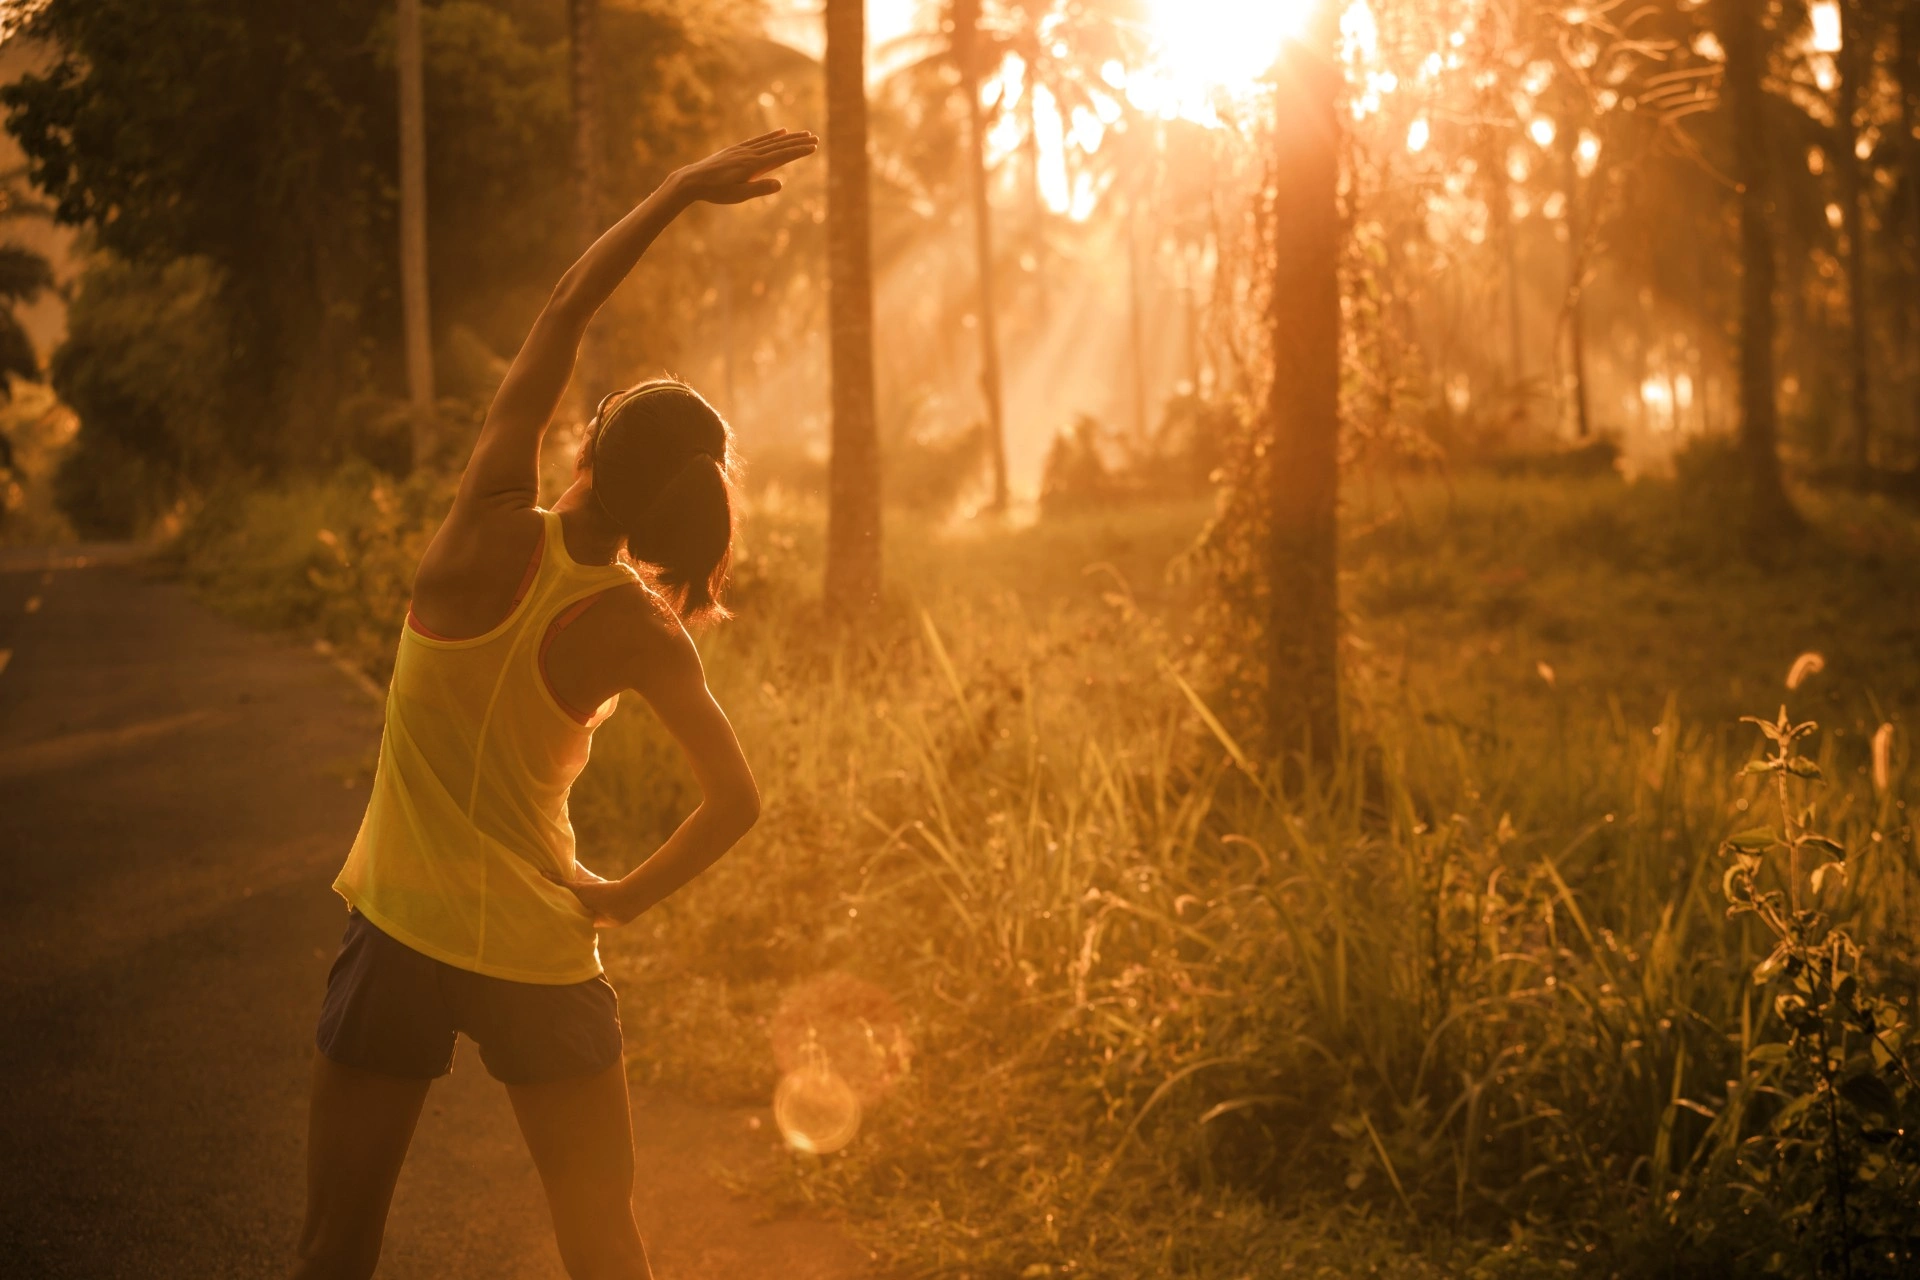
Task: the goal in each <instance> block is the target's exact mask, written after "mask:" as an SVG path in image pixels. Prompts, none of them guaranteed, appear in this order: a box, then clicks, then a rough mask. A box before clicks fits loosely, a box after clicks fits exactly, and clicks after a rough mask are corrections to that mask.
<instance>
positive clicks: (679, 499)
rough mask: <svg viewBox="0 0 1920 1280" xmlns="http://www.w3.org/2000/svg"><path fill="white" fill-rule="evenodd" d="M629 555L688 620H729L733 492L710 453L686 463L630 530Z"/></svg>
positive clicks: (628, 535)
mask: <svg viewBox="0 0 1920 1280" xmlns="http://www.w3.org/2000/svg"><path fill="white" fill-rule="evenodd" d="M627 553H628V554H629V555H631V556H632V557H633V558H634V559H635V560H638V561H640V562H642V563H643V564H647V565H651V566H653V567H654V569H655V570H656V573H655V575H654V582H655V585H656V586H657V587H658V588H659V589H660V591H661V593H662V594H663V595H665V596H666V597H667V600H668V602H669V603H671V604H672V605H673V611H674V612H675V613H677V614H679V615H680V616H681V617H682V618H686V619H688V620H689V621H692V620H696V619H706V618H711V619H715V620H719V619H724V618H726V617H727V616H728V614H727V610H726V607H725V606H724V605H722V604H721V603H720V591H721V589H722V588H723V587H725V586H726V582H727V569H728V566H729V565H730V564H731V562H732V560H733V493H732V486H731V485H730V484H729V483H728V481H727V474H726V472H725V471H724V470H723V469H722V468H721V466H720V463H719V462H718V461H717V460H716V459H715V458H714V457H713V455H712V454H708V453H696V454H693V455H692V456H690V457H689V458H687V460H686V461H685V462H684V463H682V464H681V466H680V469H679V470H678V471H676V472H674V474H673V475H672V476H670V477H669V478H668V479H667V482H666V484H664V485H662V486H661V487H660V491H659V492H658V493H657V494H655V495H654V498H653V501H652V502H651V503H649V504H648V505H647V509H646V511H645V512H644V513H642V515H641V516H640V518H639V519H638V520H637V521H636V522H635V523H634V525H633V526H632V527H631V528H629V529H628V530H627Z"/></svg>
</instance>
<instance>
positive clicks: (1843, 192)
mask: <svg viewBox="0 0 1920 1280" xmlns="http://www.w3.org/2000/svg"><path fill="white" fill-rule="evenodd" d="M1840 14H1841V17H1840V23H1841V31H1840V53H1839V62H1840V102H1839V104H1838V106H1837V107H1836V108H1835V110H1834V131H1833V132H1834V151H1835V152H1836V153H1837V154H1836V155H1835V156H1834V163H1835V165H1836V167H1837V168H1838V169H1839V175H1840V199H1841V202H1842V203H1841V207H1842V208H1843V209H1845V210H1846V227H1847V257H1846V263H1847V311H1848V326H1847V329H1848V331H1847V372H1848V376H1849V380H1850V382H1851V384H1852V386H1851V392H1852V396H1851V398H1852V402H1853V440H1852V445H1853V457H1852V459H1851V461H1852V463H1853V466H1854V468H1855V469H1856V470H1857V471H1859V472H1860V474H1861V475H1863V476H1864V475H1865V474H1866V472H1867V469H1868V468H1869V467H1870V466H1871V465H1872V456H1871V450H1872V447H1873V398H1872V384H1871V383H1870V381H1869V379H1868V374H1867V338H1868V334H1869V332H1870V330H1869V325H1870V324H1871V323H1872V321H1871V320H1870V318H1869V316H1868V311H1867V308H1868V297H1867V188H1866V183H1865V181H1864V180H1863V175H1862V173H1861V171H1860V157H1859V156H1858V155H1856V154H1855V148H1856V147H1857V146H1859V140H1860V131H1859V129H1858V127H1857V125H1856V123H1855V121H1856V119H1857V118H1858V115H1859V111H1860V99H1861V94H1862V90H1863V89H1864V88H1865V86H1866V83H1867V80H1868V78H1869V77H1870V76H1871V75H1872V74H1873V47H1872V44H1871V41H1872V36H1871V35H1870V34H1869V32H1868V30H1867V24H1866V22H1865V20H1864V16H1863V15H1862V13H1861V5H1860V3H1859V0H1843V3H1842V4H1841V5H1840Z"/></svg>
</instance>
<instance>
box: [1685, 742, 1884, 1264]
mask: <svg viewBox="0 0 1920 1280" xmlns="http://www.w3.org/2000/svg"><path fill="white" fill-rule="evenodd" d="M1743 720H1744V721H1745V722H1746V723H1750V724H1754V725H1756V726H1758V727H1759V730H1760V732H1761V734H1762V735H1764V737H1765V739H1766V741H1767V743H1768V752H1767V754H1765V755H1763V756H1762V757H1760V758H1759V759H1755V760H1752V761H1750V762H1749V763H1748V764H1747V766H1746V769H1745V772H1746V773H1747V774H1749V775H1755V776H1758V777H1761V778H1763V779H1765V785H1766V787H1767V789H1768V790H1769V791H1770V792H1771V796H1772V801H1773V808H1774V810H1775V813H1776V815H1777V825H1764V826H1757V827H1754V828H1751V829H1749V830H1746V831H1742V832H1739V833H1738V834H1736V835H1734V836H1733V837H1731V838H1730V839H1728V840H1727V841H1726V842H1725V843H1724V845H1723V846H1722V850H1721V851H1722V853H1723V854H1724V855H1725V856H1726V858H1727V859H1728V866H1727V870H1726V875H1725V878H1724V880H1723V888H1724V891H1725V894H1726V897H1727V901H1728V904H1729V905H1728V908H1727V914H1728V915H1729V917H1739V916H1752V917H1753V918H1754V919H1755V920H1756V921H1757V922H1758V923H1759V924H1760V926H1761V928H1762V929H1763V930H1764V932H1765V937H1766V938H1767V939H1768V940H1770V941H1771V943H1772V948H1771V950H1770V951H1769V952H1768V954H1767V956H1766V958H1765V959H1763V960H1761V961H1760V962H1759V963H1758V964H1757V965H1755V966H1754V969H1753V973H1752V980H1753V985H1754V987H1755V988H1757V989H1760V990H1762V991H1771V992H1772V994H1773V1000H1772V1010H1773V1015H1774V1017H1775V1018H1776V1019H1777V1021H1778V1026H1779V1033H1780V1034H1779V1036H1778V1037H1777V1038H1773V1039H1766V1040H1762V1041H1761V1042H1759V1043H1757V1044H1755V1045H1754V1046H1753V1047H1752V1048H1751V1049H1750V1050H1749V1052H1748V1053H1747V1055H1746V1072H1747V1080H1746V1081H1745V1086H1746V1087H1745V1090H1744V1092H1745V1093H1746V1095H1747V1097H1748V1098H1750V1099H1752V1100H1753V1101H1752V1102H1751V1103H1750V1104H1749V1105H1751V1106H1752V1107H1753V1114H1754V1117H1755V1118H1756V1119H1758V1120H1759V1121H1760V1123H1759V1124H1758V1127H1757V1131H1756V1132H1753V1133H1752V1134H1751V1135H1750V1136H1748V1137H1746V1138H1745V1139H1744V1140H1743V1141H1742V1142H1741V1144H1740V1148H1739V1151H1738V1155H1737V1164H1738V1167H1739V1168H1740V1170H1741V1174H1742V1178H1743V1181H1742V1183H1741V1184H1740V1188H1739V1189H1740V1190H1741V1191H1742V1192H1743V1193H1744V1194H1746V1195H1748V1196H1750V1197H1753V1198H1755V1199H1757V1200H1759V1201H1761V1202H1763V1203H1764V1204H1765V1205H1766V1206H1767V1207H1768V1208H1770V1209H1772V1210H1773V1211H1775V1212H1776V1213H1777V1214H1779V1215H1780V1217H1781V1218H1782V1219H1783V1220H1784V1221H1785V1223H1786V1224H1787V1225H1789V1226H1790V1227H1791V1228H1792V1229H1793V1232H1794V1234H1795V1235H1796V1236H1797V1237H1798V1239H1799V1240H1800V1241H1801V1243H1802V1245H1803V1246H1804V1247H1805V1248H1806V1249H1807V1250H1808V1251H1809V1253H1810V1254H1811V1257H1810V1258H1807V1259H1805V1260H1804V1261H1808V1262H1811V1263H1812V1264H1813V1267H1814V1269H1815V1270H1816V1271H1817V1272H1818V1273H1819V1274H1822V1275H1838V1276H1844V1277H1855V1276H1866V1275H1892V1274H1901V1275H1910V1274H1913V1272H1912V1271H1911V1270H1910V1268H1912V1267H1913V1266H1914V1265H1915V1264H1916V1262H1920V1194H1917V1193H1920V1134H1917V1133H1916V1131H1915V1129H1916V1124H1920V1084H1917V1083H1916V1081H1915V1078H1914V1074H1913V1071H1912V1069H1911V1068H1910V1067H1909V1065H1908V1063H1907V1057H1908V1050H1909V1044H1910V1038H1911V1031H1912V1029H1911V1027H1910V1026H1909V1025H1908V1023H1907V1021H1906V1020H1905V1019H1904V1018H1903V1017H1902V1015H1901V1012H1900V1009H1899V1007H1898V1006H1897V1005H1896V1004H1895V1002H1894V1001H1893V1000H1892V999H1890V998H1888V996H1887V995H1885V994H1884V993H1883V992H1882V991H1881V989H1880V985H1881V984H1879V983H1878V982H1876V975H1875V973H1874V971H1873V969H1872V967H1871V965H1870V964H1869V963H1868V961H1867V956H1866V954H1865V951H1864V949H1863V948H1862V946H1861V944H1860V943H1859V942H1858V941H1857V940H1856V939H1855V938H1854V937H1853V935H1852V934H1851V933H1850V932H1849V931H1848V930H1846V929H1845V928H1842V927H1840V926H1838V925H1836V924H1835V923H1834V920H1833V918H1832V916H1831V915H1829V913H1828V912H1827V911H1825V910H1823V909H1822V907H1821V903H1822V902H1823V901H1825V900H1827V899H1828V898H1830V897H1833V896H1836V895H1838V894H1839V893H1842V892H1844V891H1845V889H1846V881H1847V862H1846V853H1847V851H1846V850H1845V849H1844V848H1843V847H1842V846H1841V845H1840V843H1839V842H1838V841H1836V840H1834V839H1832V838H1831V837H1829V836H1827V835H1824V834H1822V833H1821V832H1820V831H1818V830H1816V829H1815V823H1816V821H1817V820H1818V811H1817V806H1816V804H1815V802H1814V800H1813V798H1812V796H1813V794H1814V792H1815V789H1816V788H1818V787H1819V786H1820V785H1821V784H1822V781H1823V779H1822V774H1821V769H1820V766H1819V764H1817V763H1816V762H1815V761H1814V760H1812V759H1809V758H1808V757H1807V756H1805V755H1803V754H1802V753H1801V750H1800V744H1801V743H1802V742H1803V741H1804V740H1805V739H1807V738H1808V737H1810V736H1811V735H1812V734H1813V733H1814V732H1816V730H1817V728H1818V726H1817V725H1816V724H1814V723H1813V722H1812V721H1803V722H1800V723H1795V722H1793V721H1792V720H1791V719H1790V718H1789V717H1788V715H1787V711H1786V708H1785V707H1782V708H1781V709H1780V714H1779V715H1778V717H1776V718H1775V719H1773V720H1771V721H1769V720H1763V719H1758V718H1756V717H1752V716H1747V717H1743ZM1769 1262H1770V1263H1771V1265H1770V1267H1769V1269H1770V1270H1782V1269H1787V1268H1788V1267H1789V1266H1790V1263H1789V1261H1788V1259H1786V1258H1785V1257H1784V1256H1782V1257H1775V1258H1772V1259H1770V1260H1769ZM1795 1269H1796V1270H1797V1269H1798V1268H1795Z"/></svg>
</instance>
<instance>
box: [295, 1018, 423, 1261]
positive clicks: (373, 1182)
mask: <svg viewBox="0 0 1920 1280" xmlns="http://www.w3.org/2000/svg"><path fill="white" fill-rule="evenodd" d="M431 1083H432V1082H431V1081H429V1080H412V1079H402V1078H399V1077H395V1076H384V1075H377V1074H375V1073H373V1072H370V1071H362V1070H359V1069H358V1068H355V1067H345V1066H341V1065H340V1064H339V1063H337V1062H334V1061H332V1060H330V1059H329V1058H327V1057H326V1056H325V1055H324V1054H319V1053H316V1054H315V1055H314V1061H313V1101H312V1106H311V1109H310V1110H309V1112H308V1125H307V1221H306V1226H305V1228H304V1229H303V1230H302V1232H301V1235H300V1257H301V1260H302V1266H301V1269H300V1271H299V1272H298V1273H297V1274H298V1275H300V1276H302V1277H313V1278H314V1280H319V1278H320V1277H334V1276H354V1275H366V1274H371V1273H372V1271H373V1264H374V1263H375V1261H377V1260H378V1258H379V1256H380V1241H381V1237H382V1236H383V1235H384V1234H385V1232H386V1225H387V1208H388V1206H389V1205H390V1204H391V1203H392V1202H393V1188H394V1184H395V1183H396V1182H397V1181H398V1180H399V1178H400V1166H401V1164H402V1163H403V1162H404V1161H405V1160H406V1157H407V1147H408V1145H409V1144H410V1143H412V1141H413V1129H414V1125H415V1124H416V1123H417V1122H418V1121H419V1119H420V1107H421V1104H422V1103H423V1102H425V1101H426V1097H427V1089H428V1086H429V1085H430V1084H431Z"/></svg>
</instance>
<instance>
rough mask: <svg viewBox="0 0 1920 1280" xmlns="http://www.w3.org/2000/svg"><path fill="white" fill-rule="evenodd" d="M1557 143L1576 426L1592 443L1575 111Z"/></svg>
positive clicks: (1583, 234) (1583, 231)
mask: <svg viewBox="0 0 1920 1280" xmlns="http://www.w3.org/2000/svg"><path fill="white" fill-rule="evenodd" d="M1562 115H1563V117H1564V118H1563V119H1562V120H1561V122H1560V128H1559V133H1558V135H1557V140H1558V142H1559V145H1560V162H1561V170H1562V172H1564V173H1565V175H1566V180H1567V187H1566V196H1567V340H1568V343H1569V345H1570V346H1571V347H1572V350H1571V351H1570V352H1569V353H1568V355H1569V358H1570V359H1571V360H1572V361H1573V422H1574V429H1575V431H1576V432H1577V433H1578V434H1579V437H1580V439H1582V440H1586V439H1590V438H1591V437H1592V435H1593V417H1592V410H1591V408H1590V407H1589V405H1590V401H1589V398H1588V396H1587V326H1586V307H1585V306H1584V305H1582V302H1581V295H1582V294H1583V293H1584V292H1585V291H1586V284H1587V279H1586V277H1587V246H1586V239H1585V237H1586V228H1585V227H1584V226H1583V225H1582V224H1581V212H1582V209H1581V204H1580V164H1579V160H1578V150H1577V148H1578V146H1579V141H1580V130H1579V128H1578V127H1577V126H1576V124H1575V121H1576V119H1577V117H1576V116H1575V114H1574V113H1573V112H1572V111H1566V112H1563V113H1562Z"/></svg>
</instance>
